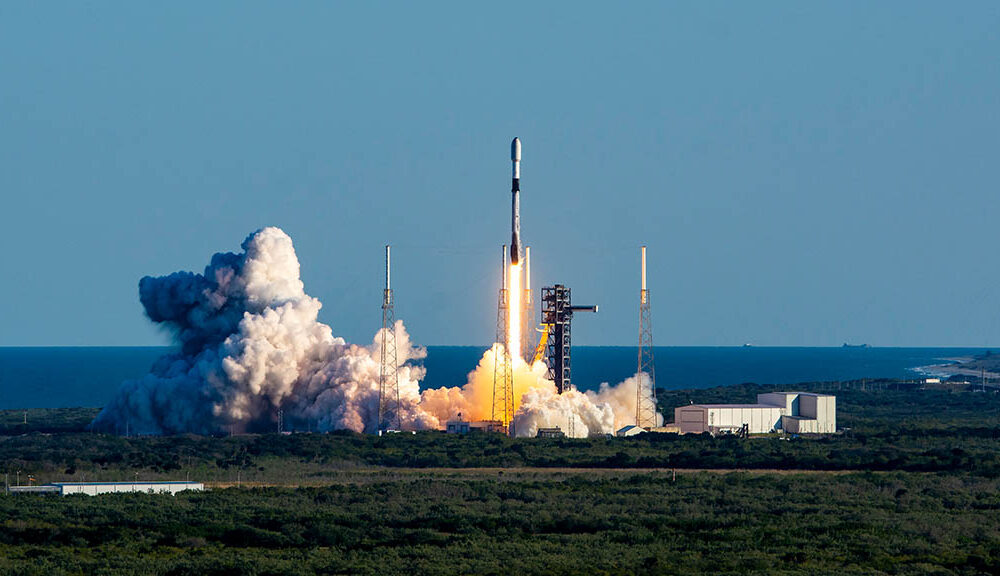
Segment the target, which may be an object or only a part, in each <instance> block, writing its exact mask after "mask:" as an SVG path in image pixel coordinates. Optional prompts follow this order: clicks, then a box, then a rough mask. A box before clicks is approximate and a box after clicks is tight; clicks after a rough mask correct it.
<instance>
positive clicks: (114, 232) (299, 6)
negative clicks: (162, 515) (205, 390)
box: [0, 2, 1000, 346]
mask: <svg viewBox="0 0 1000 576" xmlns="http://www.w3.org/2000/svg"><path fill="white" fill-rule="evenodd" d="M998 30H1000V4H997V3H996V2H962V3H958V4H948V3H921V2H878V3H871V2H830V3H801V2H784V3H783V2H775V3H766V4H764V5H760V4H757V3H743V2H737V3H701V2H690V3H684V4H677V3H668V2H649V3H627V4H624V5H621V6H618V5H614V6H613V5H612V4H610V3H606V2H601V3H597V2H593V3H590V2H565V3H517V2H504V3H478V2H454V3H393V4H389V3H386V4H379V3H360V2H359V3H352V4H347V3H332V2H324V3H257V2H231V3H223V2H219V3H145V2H123V3H83V2H63V3H12V2H7V3H2V4H0V54H3V56H2V57H0V195H2V196H0V197H2V209H0V241H2V244H3V250H2V251H0V270H3V281H2V282H0V345H147V344H159V343H164V342H166V339H165V337H164V335H163V334H161V333H159V332H157V330H156V329H155V328H154V327H152V326H151V325H150V324H149V322H148V321H147V320H146V319H145V318H144V316H143V314H142V310H141V307H140V305H139V302H138V296H137V283H138V280H139V278H140V277H142V276H144V275H162V274H167V273H170V272H173V271H176V270H195V271H200V270H201V269H202V268H203V267H204V266H205V264H207V263H208V260H209V257H210V256H211V254H212V253H214V252H217V251H236V250H238V248H239V244H240V242H241V241H242V240H243V238H244V237H245V236H246V235H247V234H248V233H250V232H252V231H253V230H255V229H257V228H260V227H262V226H267V225H275V226H280V227H282V228H283V229H285V230H286V231H287V232H288V233H289V234H290V235H291V236H292V238H293V239H294V241H295V243H296V249H297V251H298V254H299V259H300V261H301V263H302V274H303V280H304V281H305V284H306V291H307V292H309V293H310V294H312V295H313V296H316V297H318V298H319V299H320V300H322V301H323V303H324V308H323V311H322V312H321V319H322V320H323V321H325V322H326V323H328V324H330V325H331V326H332V327H333V330H334V333H335V334H338V335H342V336H344V337H345V338H347V339H348V340H351V341H360V342H368V341H370V339H371V337H372V335H373V334H374V331H375V330H376V329H377V328H378V326H379V323H380V320H381V316H380V314H381V311H380V309H379V306H380V303H381V294H380V290H381V284H380V283H381V281H382V275H381V267H382V246H383V245H384V244H386V243H390V244H392V245H393V246H394V261H395V266H394V270H393V277H394V284H395V286H394V287H395V288H396V290H397V295H396V297H397V315H398V316H399V317H401V318H403V319H404V320H405V321H406V323H407V325H408V327H409V329H410V330H411V332H412V334H413V335H414V338H415V339H416V341H417V342H419V343H422V344H483V343H486V342H489V341H491V340H492V337H493V332H494V328H495V318H496V290H497V288H498V282H499V269H498V268H499V262H498V261H499V245H500V244H502V243H504V242H507V241H509V240H508V238H509V236H508V235H509V225H510V224H509V202H510V197H509V187H510V183H509V177H510V176H509V170H510V166H509V142H510V139H511V138H512V137H513V136H519V137H520V138H521V139H522V141H523V146H524V157H523V162H522V198H521V206H522V235H523V238H524V240H525V242H526V243H527V244H529V245H531V246H532V256H533V276H534V280H535V284H536V286H538V285H541V284H551V283H554V282H560V283H563V284H566V285H568V286H570V287H571V288H572V289H573V294H574V297H575V301H577V302H579V303H597V304H599V305H600V307H601V312H600V314H598V315H596V316H590V315H588V316H586V317H581V318H580V319H579V320H578V322H577V325H576V327H575V328H576V329H575V331H574V332H575V333H574V342H575V343H579V344H592V345H599V344H602V345H631V344H634V342H635V340H636V337H637V319H638V309H637V308H638V288H639V286H638V255H639V246H640V245H641V244H647V245H648V246H649V259H650V271H649V282H650V289H651V291H652V303H653V320H654V339H655V342H656V343H657V344H659V345H739V344H743V343H744V342H753V343H755V344H759V345H813V346H824V345H840V344H841V343H842V342H845V341H849V342H868V343H871V344H873V345H882V346H909V345H913V346H938V345H940V346H948V345H963V346H966V345H968V346H995V345H1000V267H997V266H995V265H994V264H993V262H992V256H993V255H994V253H995V248H994V247H995V246H996V245H997V241H998V240H1000V231H998V230H997V227H996V225H995V223H996V221H997V215H998V214H1000V195H998V191H1000V186H998V184H1000V178H998V176H1000V169H998V166H1000V162H998V158H1000V154H998V152H1000V33H998Z"/></svg>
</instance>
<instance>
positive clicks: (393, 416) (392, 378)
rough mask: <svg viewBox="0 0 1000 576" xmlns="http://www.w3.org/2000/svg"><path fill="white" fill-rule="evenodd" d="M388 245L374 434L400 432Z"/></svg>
mask: <svg viewBox="0 0 1000 576" xmlns="http://www.w3.org/2000/svg"><path fill="white" fill-rule="evenodd" d="M389 280H390V277H389V246H388V245H387V246H386V247H385V290H383V291H382V350H381V356H380V360H381V362H380V367H379V373H378V431H379V433H380V434H381V433H382V432H384V431H386V430H400V429H401V425H400V424H401V423H400V420H399V374H398V371H397V368H398V366H397V365H396V362H397V359H396V320H395V315H396V313H395V304H394V302H393V297H392V287H391V284H390V283H389Z"/></svg>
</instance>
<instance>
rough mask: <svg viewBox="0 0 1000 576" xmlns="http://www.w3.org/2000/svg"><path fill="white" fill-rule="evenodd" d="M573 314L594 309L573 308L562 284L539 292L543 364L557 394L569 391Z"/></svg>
mask: <svg viewBox="0 0 1000 576" xmlns="http://www.w3.org/2000/svg"><path fill="white" fill-rule="evenodd" d="M574 312H597V306H573V305H572V299H571V295H570V289H569V288H567V287H565V286H563V285H562V284H556V285H555V286H546V287H545V288H542V324H544V325H545V329H546V330H547V331H548V336H547V339H546V345H545V363H546V365H547V366H548V375H547V376H546V377H547V378H548V379H550V380H552V381H553V382H555V383H556V391H557V392H558V393H559V394H562V393H563V392H566V391H567V390H572V389H573V381H572V370H571V363H570V350H571V346H570V343H571V340H572V337H571V336H572V334H571V333H572V330H571V327H572V321H573V313H574Z"/></svg>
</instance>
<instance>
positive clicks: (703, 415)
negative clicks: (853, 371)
mask: <svg viewBox="0 0 1000 576" xmlns="http://www.w3.org/2000/svg"><path fill="white" fill-rule="evenodd" d="M674 424H675V425H677V426H678V428H680V431H681V433H682V434H700V433H702V432H710V433H712V434H718V433H727V432H739V431H740V430H741V429H742V428H743V426H744V425H746V427H747V431H748V432H749V433H750V434H766V433H768V432H774V431H777V430H785V431H786V432H789V433H792V434H832V433H834V432H836V431H837V398H836V397H835V396H830V395H828V394H814V393H811V392H770V393H767V394H758V395H757V403H756V404H692V405H690V406H681V407H679V408H675V409H674Z"/></svg>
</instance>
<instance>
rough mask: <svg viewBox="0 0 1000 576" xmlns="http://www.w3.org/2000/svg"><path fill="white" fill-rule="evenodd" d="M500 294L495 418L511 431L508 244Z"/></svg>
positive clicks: (511, 384) (505, 430) (504, 249)
mask: <svg viewBox="0 0 1000 576" xmlns="http://www.w3.org/2000/svg"><path fill="white" fill-rule="evenodd" d="M500 269H501V281H500V296H499V300H498V301H497V339H496V342H497V343H496V350H497V353H496V354H495V355H494V356H493V420H496V421H499V422H501V423H502V424H503V431H504V432H505V433H506V432H509V431H510V421H511V418H513V417H514V386H513V377H514V374H513V368H512V367H511V358H510V346H509V342H507V338H508V334H509V333H510V331H509V330H508V326H507V323H508V318H510V316H509V315H508V311H509V308H510V294H509V292H508V290H507V246H506V245H504V247H503V256H502V257H501V261H500Z"/></svg>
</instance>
